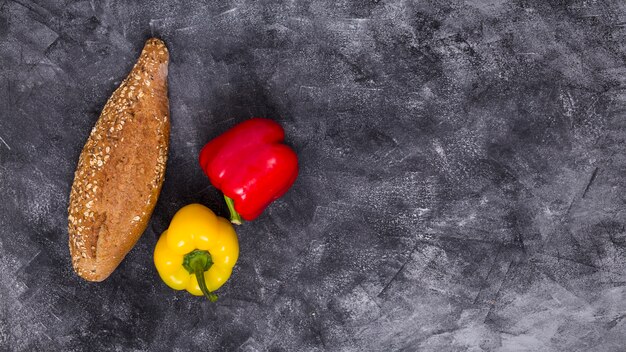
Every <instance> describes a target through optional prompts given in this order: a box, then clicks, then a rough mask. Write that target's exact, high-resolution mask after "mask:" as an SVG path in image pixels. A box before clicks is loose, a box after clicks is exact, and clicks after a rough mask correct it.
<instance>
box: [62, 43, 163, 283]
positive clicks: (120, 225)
mask: <svg viewBox="0 0 626 352" xmlns="http://www.w3.org/2000/svg"><path fill="white" fill-rule="evenodd" d="M168 61H169V53H168V50H167V48H166V46H165V43H163V41H161V40H160V39H156V38H152V39H149V40H148V41H147V42H146V44H145V46H144V48H143V50H142V52H141V55H140V56H139V59H138V60H137V63H136V64H135V66H134V67H133V68H132V70H131V71H130V73H129V74H128V76H127V77H126V79H124V81H123V82H122V84H121V85H120V86H119V87H118V88H117V89H116V90H115V91H114V92H113V94H112V95H111V97H110V98H109V100H108V101H107V103H106V105H105V106H104V109H103V110H102V114H101V115H100V117H99V118H98V121H97V122H96V124H95V126H94V127H93V129H92V130H91V134H90V135H89V138H88V139H87V142H86V143H85V146H84V147H83V150H82V152H81V154H80V157H79V160H78V166H77V168H76V172H75V174H74V183H73V184H72V189H71V192H70V201H69V209H68V220H69V221H68V223H69V224H68V232H69V247H70V254H71V257H72V264H73V266H74V270H75V271H76V273H77V274H78V275H79V276H80V277H82V278H84V279H85V280H88V281H102V280H104V279H106V278H107V277H108V276H109V275H110V274H111V273H112V272H113V270H115V268H116V267H117V266H118V265H119V264H120V263H121V261H122V260H123V259H124V257H125V256H126V254H127V253H128V252H129V251H130V250H131V249H132V247H133V246H134V245H135V243H136V242H137V241H138V240H139V238H140V237H141V234H142V233H143V232H144V230H145V229H146V226H147V225H148V221H149V220H150V216H151V214H152V211H153V210H154V206H155V205H156V202H157V199H158V197H159V193H160V191H161V187H162V185H163V181H164V176H165V165H166V162H167V152H168V148H169V134H170V119H169V101H168V97H167V70H168Z"/></svg>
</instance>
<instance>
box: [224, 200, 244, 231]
mask: <svg viewBox="0 0 626 352" xmlns="http://www.w3.org/2000/svg"><path fill="white" fill-rule="evenodd" d="M224 200H225V201H226V205H227V206H228V211H229V212H230V222H232V223H233V224H235V225H241V222H242V221H243V220H242V219H241V215H239V213H238V212H237V210H235V201H234V200H232V198H230V197H229V196H227V195H224Z"/></svg>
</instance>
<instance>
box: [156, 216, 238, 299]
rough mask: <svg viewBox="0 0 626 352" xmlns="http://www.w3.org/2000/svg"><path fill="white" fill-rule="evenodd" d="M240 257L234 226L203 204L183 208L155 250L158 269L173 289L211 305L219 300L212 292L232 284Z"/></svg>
mask: <svg viewBox="0 0 626 352" xmlns="http://www.w3.org/2000/svg"><path fill="white" fill-rule="evenodd" d="M238 257H239V242H238V240H237V234H236V233H235V230H234V228H233V226H232V225H231V224H230V222H229V221H228V220H226V219H224V218H222V217H218V216H216V215H215V214H214V213H213V212H212V211H211V210H210V209H209V208H207V207H205V206H203V205H201V204H190V205H187V206H185V207H183V208H181V209H180V210H179V211H178V212H177V213H176V214H175V215H174V218H173V219H172V221H171V223H170V226H169V228H168V229H167V230H165V231H164V232H163V234H162V235H161V237H160V238H159V241H158V242H157V244H156V247H155V249H154V265H155V266H156V269H157V271H158V272H159V276H161V279H162V280H163V281H164V282H165V283H166V284H167V285H168V286H169V287H171V288H173V289H175V290H187V291H188V292H189V293H191V294H192V295H195V296H202V295H205V296H206V297H207V298H209V299H210V300H211V301H215V300H216V299H217V296H216V295H215V294H213V293H212V291H215V290H217V289H218V288H220V287H221V286H222V285H223V284H224V283H225V282H226V280H228V278H229V277H230V274H231V273H232V270H233V267H234V266H235V263H236V262H237V259H238ZM198 279H199V280H198Z"/></svg>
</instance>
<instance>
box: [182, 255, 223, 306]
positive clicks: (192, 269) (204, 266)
mask: <svg viewBox="0 0 626 352" xmlns="http://www.w3.org/2000/svg"><path fill="white" fill-rule="evenodd" d="M211 265H213V259H212V258H211V254H210V253H209V252H208V251H204V250H200V249H194V250H193V251H191V252H189V253H187V254H185V257H184V259H183V267H184V268H185V269H186V270H187V271H188V272H189V273H190V274H195V275H196V279H197V280H198V286H200V290H201V291H202V293H204V295H205V296H206V298H208V299H209V301H211V302H215V301H217V295H216V294H215V293H211V291H209V289H208V288H207V287H206V282H205V281H204V272H205V271H207V270H209V268H210V267H211Z"/></svg>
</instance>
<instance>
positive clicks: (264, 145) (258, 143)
mask: <svg viewBox="0 0 626 352" xmlns="http://www.w3.org/2000/svg"><path fill="white" fill-rule="evenodd" d="M284 139H285V131H284V130H283V128H282V127H281V126H280V125H279V124H278V123H276V122H274V121H272V120H269V119H262V118H253V119H250V120H247V121H244V122H242V123H240V124H238V125H236V126H235V127H233V128H231V129H230V130H228V131H226V132H224V133H223V134H222V135H220V136H218V137H217V138H215V139H213V140H211V141H210V142H209V143H207V144H206V145H205V146H204V148H202V151H200V167H202V170H203V171H204V173H205V174H206V175H207V176H208V177H209V180H210V181H211V183H212V184H213V186H215V187H216V188H217V189H219V190H221V191H222V192H223V193H224V199H225V200H226V204H227V205H228V209H229V210H230V213H231V221H232V222H233V223H235V224H240V223H241V217H243V218H244V219H245V220H254V219H255V218H257V217H258V216H259V215H261V213H262V212H263V210H264V209H265V208H266V207H267V206H268V205H269V204H270V203H271V202H273V201H275V200H276V199H278V198H279V197H281V196H282V195H283V194H285V193H286V192H287V190H289V188H290V187H291V185H293V183H294V182H295V180H296V177H297V176H298V157H297V156H296V153H295V152H294V151H293V150H292V149H291V148H289V147H288V146H286V145H285V144H283V141H284ZM233 203H234V204H233Z"/></svg>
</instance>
